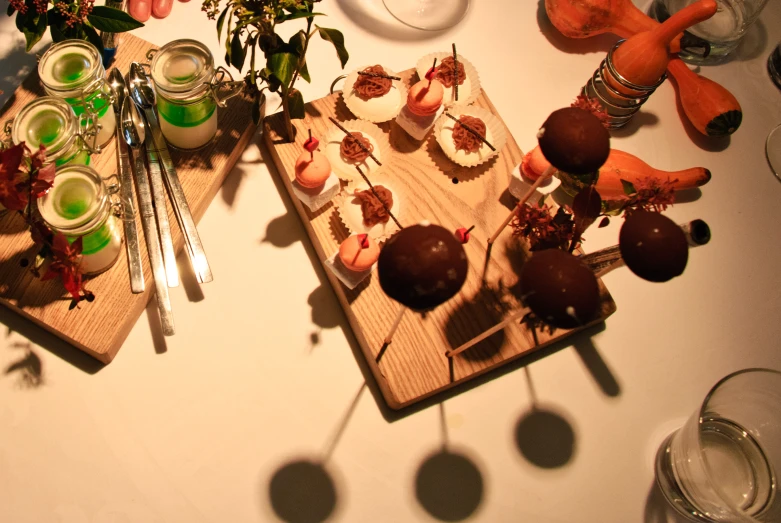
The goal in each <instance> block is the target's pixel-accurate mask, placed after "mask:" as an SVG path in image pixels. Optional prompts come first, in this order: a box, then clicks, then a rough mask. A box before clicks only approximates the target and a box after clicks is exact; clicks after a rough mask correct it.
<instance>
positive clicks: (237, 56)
mask: <svg viewBox="0 0 781 523" xmlns="http://www.w3.org/2000/svg"><path fill="white" fill-rule="evenodd" d="M246 56H247V48H246V47H244V45H243V44H242V42H241V36H239V33H238V32H236V33H233V38H232V39H231V63H232V64H233V67H235V68H236V69H238V70H239V72H241V68H242V67H244V58H246Z"/></svg>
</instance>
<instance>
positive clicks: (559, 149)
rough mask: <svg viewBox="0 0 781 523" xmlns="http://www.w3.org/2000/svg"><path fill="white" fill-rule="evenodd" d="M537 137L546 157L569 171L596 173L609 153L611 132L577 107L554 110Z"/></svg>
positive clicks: (555, 165)
mask: <svg viewBox="0 0 781 523" xmlns="http://www.w3.org/2000/svg"><path fill="white" fill-rule="evenodd" d="M537 138H538V139H539V143H540V149H541V150H542V154H543V155H544V156H545V158H546V159H547V160H548V161H549V162H550V163H552V164H553V166H554V167H556V169H559V170H560V171H564V172H567V173H571V174H588V173H593V172H596V171H597V170H598V169H599V168H600V167H602V164H604V163H605V161H606V160H607V157H608V155H609V154H610V134H609V133H608V132H607V129H605V127H604V126H603V125H602V122H600V121H599V118H597V117H596V116H594V115H593V114H591V113H590V112H588V111H584V110H583V109H578V108H576V107H566V108H564V109H559V110H557V111H553V112H552V113H551V115H550V116H549V117H548V119H547V120H545V123H544V124H542V128H541V129H540V131H539V133H538V135H537Z"/></svg>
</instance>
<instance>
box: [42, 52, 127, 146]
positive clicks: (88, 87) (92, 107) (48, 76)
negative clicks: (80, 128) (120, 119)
mask: <svg viewBox="0 0 781 523" xmlns="http://www.w3.org/2000/svg"><path fill="white" fill-rule="evenodd" d="M105 74H106V70H105V69H104V68H103V62H102V59H101V56H100V52H99V51H98V49H97V48H96V47H95V46H94V45H92V44H91V43H89V42H86V41H84V40H64V41H62V42H58V43H56V44H53V45H52V46H51V47H50V48H49V49H48V50H47V51H46V52H45V53H44V54H43V56H42V57H41V60H40V62H38V76H39V77H40V78H41V83H43V87H44V89H45V90H46V93H47V94H49V95H50V96H56V97H59V98H63V99H65V101H66V102H68V104H70V105H71V107H73V111H74V112H75V113H76V115H77V116H81V115H82V114H85V113H96V114H97V115H98V119H97V123H98V125H97V126H96V127H97V130H98V134H97V145H98V146H101V147H102V146H103V145H105V144H107V143H108V142H109V140H111V138H113V137H114V134H115V130H116V125H117V122H116V117H115V116H114V110H113V108H112V106H111V89H110V88H109V86H108V84H107V83H106V80H105Z"/></svg>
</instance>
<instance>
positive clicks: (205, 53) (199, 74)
mask: <svg viewBox="0 0 781 523" xmlns="http://www.w3.org/2000/svg"><path fill="white" fill-rule="evenodd" d="M151 71H152V81H154V83H155V88H156V89H158V90H160V91H162V92H163V93H164V94H165V95H166V96H168V97H170V98H175V99H180V100H183V99H187V98H192V97H193V96H196V95H199V94H202V93H203V92H204V91H206V90H208V89H209V82H211V80H212V78H213V77H214V58H213V57H212V54H211V52H210V51H209V49H208V48H207V47H206V46H205V45H203V44H202V43H201V42H197V41H195V40H174V41H173V42H171V43H168V44H166V45H164V46H163V47H161V48H160V50H159V51H158V52H157V53H156V54H155V56H154V58H153V59H152V64H151Z"/></svg>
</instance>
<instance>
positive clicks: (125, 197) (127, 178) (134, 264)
mask: <svg viewBox="0 0 781 523" xmlns="http://www.w3.org/2000/svg"><path fill="white" fill-rule="evenodd" d="M117 166H118V168H119V196H120V200H121V203H122V226H123V228H124V230H125V248H126V249H127V262H128V268H129V269H130V290H131V291H132V292H133V294H140V293H142V292H144V269H143V267H141V249H140V248H139V246H138V230H137V229H136V209H135V206H134V205H133V175H132V174H131V171H130V169H131V167H130V157H129V156H128V145H127V143H126V142H125V140H124V138H123V137H122V128H121V126H119V125H118V126H117Z"/></svg>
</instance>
